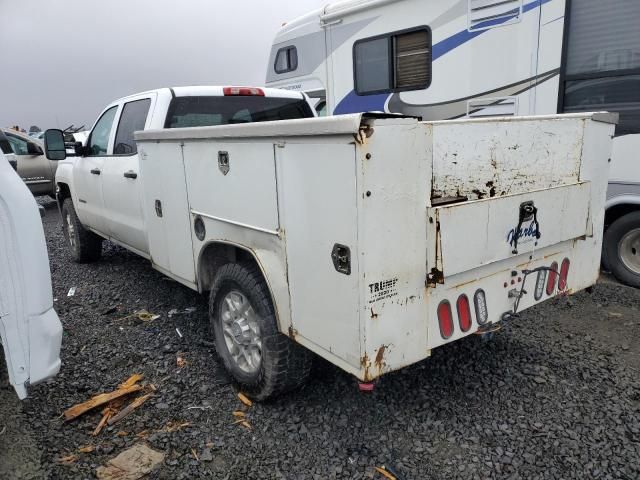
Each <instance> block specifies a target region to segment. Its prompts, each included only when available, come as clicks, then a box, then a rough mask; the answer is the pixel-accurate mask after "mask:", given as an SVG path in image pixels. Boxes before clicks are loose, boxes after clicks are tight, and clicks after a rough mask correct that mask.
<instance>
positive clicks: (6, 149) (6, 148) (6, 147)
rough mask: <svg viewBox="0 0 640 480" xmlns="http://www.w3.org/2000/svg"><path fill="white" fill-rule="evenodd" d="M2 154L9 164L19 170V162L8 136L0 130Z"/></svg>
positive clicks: (0, 149)
mask: <svg viewBox="0 0 640 480" xmlns="http://www.w3.org/2000/svg"><path fill="white" fill-rule="evenodd" d="M0 152H2V154H3V155H4V157H5V158H6V159H7V160H8V161H9V164H10V165H11V166H12V167H13V169H14V170H18V161H17V160H16V157H15V155H14V154H13V149H12V148H11V144H10V143H9V140H7V136H6V135H5V134H4V132H3V131H2V130H0Z"/></svg>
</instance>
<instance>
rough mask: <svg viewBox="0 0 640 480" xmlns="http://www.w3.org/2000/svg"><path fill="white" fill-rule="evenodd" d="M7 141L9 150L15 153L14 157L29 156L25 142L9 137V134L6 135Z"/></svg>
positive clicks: (12, 136)
mask: <svg viewBox="0 0 640 480" xmlns="http://www.w3.org/2000/svg"><path fill="white" fill-rule="evenodd" d="M7 140H9V144H10V145H11V149H12V150H13V153H15V154H16V155H28V154H29V147H28V145H27V143H28V142H27V141H26V140H23V139H22V138H19V137H16V136H14V135H11V134H10V133H8V134H7Z"/></svg>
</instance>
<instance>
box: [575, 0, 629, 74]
mask: <svg viewBox="0 0 640 480" xmlns="http://www.w3.org/2000/svg"><path fill="white" fill-rule="evenodd" d="M639 19H640V1H638V0H615V1H602V0H580V1H574V2H571V10H570V15H569V41H568V44H567V72H566V73H567V75H572V74H584V73H594V72H606V71H615V70H629V69H636V68H640V26H639V25H638V20H639Z"/></svg>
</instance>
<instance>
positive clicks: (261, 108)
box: [165, 96, 314, 128]
mask: <svg viewBox="0 0 640 480" xmlns="http://www.w3.org/2000/svg"><path fill="white" fill-rule="evenodd" d="M313 116H314V115H313V112H312V111H311V107H310V106H309V104H308V103H307V102H306V101H305V100H302V99H297V98H274V97H262V96H255V97H254V96H226V97H212V96H206V97H204V96H201V97H175V98H174V99H173V100H171V105H170V106H169V113H168V114H167V120H166V122H165V128H184V127H208V126H215V125H227V124H236V123H252V122H269V121H274V120H293V119H297V118H308V117H313Z"/></svg>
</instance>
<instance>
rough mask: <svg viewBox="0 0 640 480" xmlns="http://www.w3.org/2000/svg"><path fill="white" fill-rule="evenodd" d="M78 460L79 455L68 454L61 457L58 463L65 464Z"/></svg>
mask: <svg viewBox="0 0 640 480" xmlns="http://www.w3.org/2000/svg"><path fill="white" fill-rule="evenodd" d="M77 460H78V456H77V455H67V456H66V457H62V458H59V459H58V463H61V464H63V465H69V464H70V463H73V462H75V461H77Z"/></svg>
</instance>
